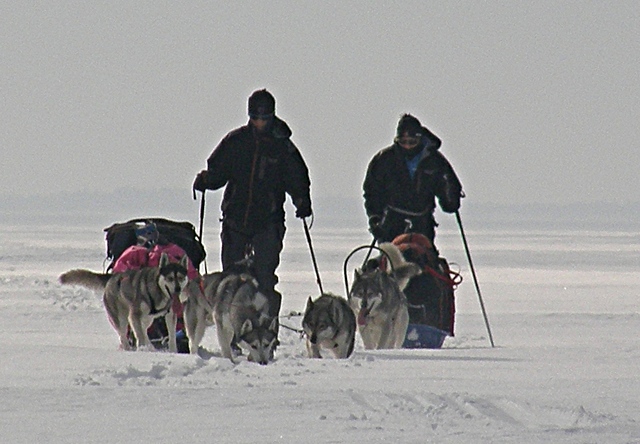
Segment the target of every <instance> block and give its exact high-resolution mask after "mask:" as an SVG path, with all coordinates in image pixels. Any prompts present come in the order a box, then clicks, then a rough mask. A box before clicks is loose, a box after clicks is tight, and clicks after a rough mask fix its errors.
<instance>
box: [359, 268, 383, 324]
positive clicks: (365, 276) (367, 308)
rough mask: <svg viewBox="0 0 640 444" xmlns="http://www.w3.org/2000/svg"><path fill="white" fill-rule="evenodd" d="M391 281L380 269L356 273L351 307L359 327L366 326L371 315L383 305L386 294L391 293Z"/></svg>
mask: <svg viewBox="0 0 640 444" xmlns="http://www.w3.org/2000/svg"><path fill="white" fill-rule="evenodd" d="M390 280H391V277H390V276H389V275H388V274H387V273H386V272H385V271H382V270H380V269H374V270H370V271H366V272H363V271H362V270H356V271H355V279H354V281H353V285H352V286H351V291H350V292H349V305H350V306H351V308H352V309H353V311H354V313H355V314H356V317H357V321H358V325H365V324H366V323H367V318H368V317H369V315H370V313H371V312H373V311H375V309H376V307H377V306H379V305H380V304H382V302H383V299H384V293H385V292H387V291H389V281H390Z"/></svg>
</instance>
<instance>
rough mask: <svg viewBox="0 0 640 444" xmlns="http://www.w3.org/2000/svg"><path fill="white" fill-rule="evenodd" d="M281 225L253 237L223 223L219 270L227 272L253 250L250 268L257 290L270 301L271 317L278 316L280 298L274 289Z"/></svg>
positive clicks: (281, 238)
mask: <svg viewBox="0 0 640 444" xmlns="http://www.w3.org/2000/svg"><path fill="white" fill-rule="evenodd" d="M284 232H285V226H284V222H279V223H273V224H270V225H268V226H267V227H266V228H265V229H264V230H262V231H259V232H257V233H255V234H253V235H249V234H245V233H241V232H239V231H236V230H233V229H231V228H229V227H228V226H226V225H225V224H224V223H223V224H222V233H221V234H220V238H221V240H222V269H223V270H227V269H228V268H231V267H232V266H233V264H235V263H236V262H238V261H241V260H242V259H244V258H245V255H246V253H247V252H250V251H253V260H254V262H253V269H254V272H255V277H256V279H257V280H258V284H260V288H261V290H262V291H264V293H265V294H266V296H267V297H268V298H269V311H270V312H271V315H272V316H277V315H278V314H279V313H280V306H281V304H282V295H281V294H280V293H279V292H277V291H276V290H275V286H276V284H277V283H278V276H277V275H276V269H277V268H278V265H280V252H281V251H282V246H283V244H282V241H283V239H284Z"/></svg>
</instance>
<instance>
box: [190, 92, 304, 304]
mask: <svg viewBox="0 0 640 444" xmlns="http://www.w3.org/2000/svg"><path fill="white" fill-rule="evenodd" d="M248 107H249V122H248V124H247V125H244V126H242V127H240V128H237V129H236V130H234V131H231V132H230V133H229V134H227V136H226V137H225V138H224V139H222V141H221V142H220V144H219V145H218V146H217V147H216V148H215V150H214V151H213V153H212V154H211V156H210V157H209V159H208V160H207V169H206V170H203V171H201V172H200V173H198V175H197V176H196V179H195V181H194V183H193V188H194V189H195V190H199V191H203V192H204V190H207V189H209V190H217V189H219V188H222V187H224V186H225V185H226V188H225V191H224V197H223V200H222V233H221V239H222V252H221V256H222V267H223V269H224V270H227V269H229V268H230V267H232V266H233V265H234V264H235V263H236V262H238V261H241V260H242V259H244V257H245V255H246V254H247V253H248V252H253V260H254V262H253V267H254V272H255V275H256V276H255V277H256V279H257V280H258V282H259V284H260V286H261V289H262V290H263V291H264V292H265V293H266V294H267V295H269V298H270V302H271V303H270V308H271V311H272V315H274V316H276V315H277V314H278V313H279V311H280V305H281V300H282V296H281V295H280V293H279V292H277V291H276V290H275V285H276V284H277V282H278V277H277V276H276V274H275V272H276V269H277V268H278V265H279V264H280V252H281V251H282V246H283V243H282V242H283V238H284V233H285V224H284V221H285V211H284V202H285V195H286V194H289V195H290V196H291V198H292V201H293V204H294V205H295V207H296V217H298V218H306V217H308V216H311V213H312V210H311V198H310V191H309V189H310V181H309V172H308V169H307V166H306V164H305V162H304V160H303V159H302V156H301V154H300V152H299V151H298V148H296V146H295V145H294V144H293V142H292V141H291V140H290V137H291V130H290V129H289V126H288V125H287V124H286V123H285V122H284V121H282V120H281V119H279V118H278V117H276V115H275V99H274V97H273V96H272V95H271V94H270V93H269V92H268V91H267V90H266V89H262V90H258V91H255V92H254V93H253V94H252V95H251V96H250V97H249V106H248Z"/></svg>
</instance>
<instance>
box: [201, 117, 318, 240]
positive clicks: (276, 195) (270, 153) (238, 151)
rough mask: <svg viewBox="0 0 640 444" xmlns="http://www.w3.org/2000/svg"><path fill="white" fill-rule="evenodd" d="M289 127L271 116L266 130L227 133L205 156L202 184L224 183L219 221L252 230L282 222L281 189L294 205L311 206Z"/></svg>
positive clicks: (304, 170) (305, 174) (213, 187)
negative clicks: (268, 128)
mask: <svg viewBox="0 0 640 444" xmlns="http://www.w3.org/2000/svg"><path fill="white" fill-rule="evenodd" d="M290 137H291V130H290V129H289V126H288V125H287V124H286V123H285V122H284V121H282V120H280V119H279V118H277V117H275V118H274V122H273V125H272V127H271V130H270V131H269V132H268V133H267V134H265V135H256V134H254V131H253V129H252V127H251V126H250V125H245V126H242V127H240V128H238V129H236V130H234V131H231V132H230V133H229V134H227V135H226V136H225V137H224V139H222V141H221V142H220V144H219V145H218V146H217V147H216V148H215V150H214V151H213V153H212V154H211V156H210V157H209V159H208V160H207V170H208V171H207V176H206V186H207V188H208V189H211V190H217V189H219V188H222V187H223V186H225V185H226V188H225V191H224V197H223V200H222V214H223V223H224V224H225V226H227V227H228V228H231V229H233V230H236V231H240V232H243V233H246V234H250V235H253V234H255V233H256V232H259V231H260V230H261V229H263V228H264V227H265V226H267V225H269V224H271V223H276V222H283V221H284V201H285V193H287V194H289V195H290V196H291V198H292V200H293V203H294V205H295V206H296V208H300V207H301V206H305V205H306V206H308V207H309V208H310V206H311V199H310V191H309V188H310V181H309V171H308V169H307V166H306V164H305V162H304V160H303V159H302V155H301V154H300V152H299V151H298V148H296V146H295V145H294V144H293V142H291V140H290V139H289V138H290Z"/></svg>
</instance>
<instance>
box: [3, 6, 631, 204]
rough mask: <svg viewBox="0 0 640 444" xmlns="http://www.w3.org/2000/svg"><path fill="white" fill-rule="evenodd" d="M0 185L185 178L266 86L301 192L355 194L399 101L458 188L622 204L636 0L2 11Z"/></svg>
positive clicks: (485, 197)
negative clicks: (294, 151) (296, 160)
mask: <svg viewBox="0 0 640 444" xmlns="http://www.w3.org/2000/svg"><path fill="white" fill-rule="evenodd" d="M0 24H1V28H0V29H2V31H1V32H0V41H1V42H2V47H3V56H4V62H5V63H4V64H3V70H2V72H1V73H0V82H1V83H0V84H1V85H2V88H1V91H0V94H1V95H2V99H3V103H4V104H5V107H6V110H7V112H6V113H5V116H4V119H3V120H2V122H0V146H2V148H3V154H4V155H3V162H2V165H1V166H0V168H1V170H0V173H1V174H0V190H1V192H2V193H6V194H9V195H11V194H20V193H22V192H23V190H28V191H34V192H36V191H38V192H44V193H52V194H54V195H55V194H56V193H74V192H84V191H87V192H97V191H100V190H109V189H119V188H120V187H123V188H138V189H152V190H162V189H165V188H176V189H184V190H185V196H188V195H189V191H188V190H189V189H190V187H191V184H192V182H193V178H194V177H195V174H196V173H197V172H198V171H199V170H201V169H202V168H204V167H205V161H206V158H207V157H208V156H209V154H210V152H211V151H212V149H213V148H214V147H215V146H216V144H217V143H218V142H219V141H220V139H221V138H222V137H223V136H224V135H225V134H226V133H227V132H229V131H230V130H232V129H234V128H235V127H238V126H240V125H243V124H245V123H246V121H247V116H246V101H247V98H248V96H249V95H250V94H251V92H252V91H253V90H255V89H258V88H263V87H266V88H268V89H269V90H270V91H272V92H273V94H274V95H275V97H276V100H277V105H276V111H277V114H278V115H279V116H280V117H281V118H283V119H284V120H285V121H287V123H288V124H289V125H290V126H291V128H292V130H293V137H292V140H293V141H294V142H295V143H296V144H297V145H298V147H299V148H300V151H301V152H302V155H303V156H304V158H305V160H306V162H307V164H308V165H309V169H310V174H311V180H312V194H313V195H314V196H315V197H316V198H320V199H321V198H324V197H325V196H335V195H344V196H353V197H354V198H357V197H358V196H360V195H361V185H362V180H363V178H364V173H365V170H366V166H367V163H368V161H369V160H370V159H371V157H372V156H373V155H374V154H375V153H376V152H377V151H378V150H380V149H381V148H383V147H385V146H387V145H389V144H390V143H391V142H392V139H393V136H394V131H395V127H396V124H397V120H398V118H399V116H400V115H401V113H404V112H411V113H413V114H415V115H416V116H417V117H418V118H419V119H420V120H421V121H422V123H423V124H425V125H426V126H427V127H429V128H430V129H431V130H432V131H433V132H434V133H436V134H437V135H438V136H439V137H440V138H441V139H442V140H443V146H442V153H443V154H444V155H445V156H446V157H447V158H448V159H449V160H450V161H451V163H452V164H453V166H454V168H455V170H456V172H457V174H458V175H459V176H460V179H461V181H462V183H463V185H464V190H465V192H466V194H467V196H468V199H467V202H474V203H478V204H482V203H486V202H495V203H501V204H512V203H533V202H539V203H550V204H565V203H572V202H583V201H588V202H621V203H622V202H627V201H637V200H638V191H637V190H638V189H640V175H638V174H637V171H636V170H637V165H638V164H640V150H638V149H637V145H638V142H637V141H638V140H639V139H640V126H639V125H638V124H637V122H638V121H639V119H638V103H639V102H640V84H639V83H638V82H637V79H638V78H639V77H640V39H638V38H637V36H638V29H640V16H639V13H638V7H637V4H636V2H632V1H619V2H615V3H613V4H607V3H601V2H581V3H571V2H570V3H566V2H550V1H543V2H534V3H531V4H522V3H509V2H507V3H504V2H492V1H489V2H465V1H451V2H435V1H422V0H420V1H418V0H411V1H403V2H377V1H372V2H349V3H344V2H337V1H328V2H321V3H307V2H304V3H300V2H287V1H285V2H277V3H270V2H256V1H247V2H239V3H224V4H223V3H220V2H190V3H186V4H185V3H163V4H158V3H151V2H134V3H131V2H121V1H115V2H107V3H101V4H94V3H82V2H62V1H57V0H54V1H50V2H37V3H28V2H17V3H11V4H10V3H5V4H4V5H3V6H0Z"/></svg>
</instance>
